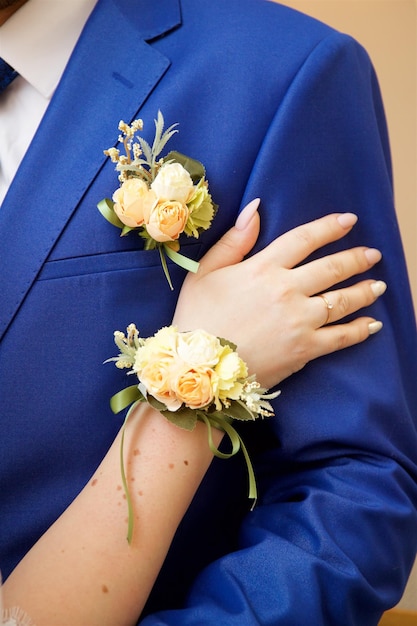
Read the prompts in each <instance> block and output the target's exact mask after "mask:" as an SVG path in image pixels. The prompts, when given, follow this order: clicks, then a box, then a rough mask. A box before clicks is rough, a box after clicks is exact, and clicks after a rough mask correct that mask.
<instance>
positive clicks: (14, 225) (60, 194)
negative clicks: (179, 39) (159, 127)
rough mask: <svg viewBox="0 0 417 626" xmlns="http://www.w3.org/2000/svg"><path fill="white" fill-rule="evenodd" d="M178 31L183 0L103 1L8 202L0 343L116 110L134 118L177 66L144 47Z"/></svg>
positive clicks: (113, 125) (89, 176)
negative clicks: (150, 94)
mask: <svg viewBox="0 0 417 626" xmlns="http://www.w3.org/2000/svg"><path fill="white" fill-rule="evenodd" d="M180 23H181V18H180V7H179V0H158V1H155V2H153V3H151V4H150V3H149V2H148V0H99V1H98V3H97V5H96V7H95V9H94V11H93V13H92V15H91V16H90V19H89V20H88V22H87V24H86V26H85V28H84V30H83V33H82V35H81V37H80V40H79V42H78V44H77V46H76V48H75V50H74V52H73V54H72V56H71V59H70V61H69V64H68V66H67V68H66V70H65V72H64V75H63V77H62V79H61V82H60V84H59V86H58V88H57V91H56V93H55V95H54V97H53V99H52V101H51V104H50V105H49V107H48V110H47V112H46V114H45V116H44V118H43V120H42V122H41V124H40V126H39V129H38V131H37V133H36V135H35V137H34V139H33V141H32V143H31V145H30V147H29V150H28V151H27V153H26V155H25V158H24V159H23V162H22V164H21V166H20V167H19V170H18V172H17V174H16V176H15V178H14V180H13V182H12V185H11V186H10V189H9V192H8V194H7V195H6V197H5V199H4V201H3V204H2V208H1V211H0V241H2V244H1V247H2V272H1V273H0V293H1V298H0V338H1V336H2V335H3V333H4V332H5V331H6V329H7V327H8V325H9V324H10V322H11V321H12V319H13V317H14V315H15V314H16V312H17V311H18V309H19V307H20V305H21V304H22V301H23V300H24V298H25V296H26V294H27V293H28V291H29V289H30V287H31V285H32V283H33V281H34V280H35V279H36V276H37V275H38V273H39V271H40V269H41V267H42V264H43V263H44V261H45V260H46V258H47V257H48V255H49V253H50V251H51V249H52V247H53V246H54V244H55V242H56V241H57V239H58V237H59V236H60V234H61V232H62V230H63V229H64V227H65V225H66V223H67V222H68V220H69V219H70V217H71V215H72V213H73V212H74V211H75V209H76V208H77V205H78V204H79V202H80V200H81V199H82V197H83V196H84V194H85V192H86V190H87V189H88V187H89V186H90V184H91V183H92V181H93V180H94V178H95V177H96V176H97V174H98V172H99V171H100V169H101V168H102V166H103V164H104V162H105V157H104V155H103V154H102V153H101V151H100V150H97V146H110V145H112V144H113V143H114V139H115V130H116V129H117V126H118V123H119V119H118V112H119V111H120V110H123V111H124V115H125V119H126V120H128V119H129V117H130V119H134V118H135V117H137V115H138V111H139V109H140V107H141V105H142V104H143V102H144V101H145V100H146V98H147V97H148V95H149V93H150V92H151V91H152V90H153V89H154V87H155V85H156V84H157V83H158V82H159V80H160V79H161V77H162V76H163V75H164V73H165V72H166V71H167V69H168V67H169V65H170V61H169V59H167V58H166V57H165V56H163V55H161V54H160V53H159V52H158V51H156V50H155V49H153V48H152V47H151V46H150V45H149V44H148V43H146V41H148V42H149V41H151V40H152V39H155V38H156V37H159V36H161V35H162V34H164V33H166V32H168V31H170V30H172V29H173V28H175V27H177V26H178V25H180ZM126 42H127V44H126ZM86 67H87V68H88V70H87V71H86Z"/></svg>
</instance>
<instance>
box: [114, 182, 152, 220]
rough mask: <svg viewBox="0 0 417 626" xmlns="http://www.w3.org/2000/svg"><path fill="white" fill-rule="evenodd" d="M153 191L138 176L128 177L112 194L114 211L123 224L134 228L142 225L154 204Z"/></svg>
mask: <svg viewBox="0 0 417 626" xmlns="http://www.w3.org/2000/svg"><path fill="white" fill-rule="evenodd" d="M156 201H157V198H156V195H155V192H154V191H152V190H151V189H149V188H148V186H147V184H146V183H145V181H143V180H141V179H140V178H129V179H128V180H125V181H124V183H123V184H122V185H121V186H120V187H119V189H117V190H116V191H115V192H114V194H113V202H114V207H113V208H114V211H115V213H116V215H117V217H118V218H119V219H120V221H121V222H123V224H126V226H130V227H131V228H136V227H138V226H142V224H143V222H144V219H145V215H149V213H150V212H151V210H152V207H153V206H154V205H155V204H156Z"/></svg>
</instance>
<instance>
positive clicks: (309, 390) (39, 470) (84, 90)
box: [0, 0, 417, 626]
mask: <svg viewBox="0 0 417 626" xmlns="http://www.w3.org/2000/svg"><path fill="white" fill-rule="evenodd" d="M158 109H161V110H162V112H163V114H164V116H165V119H166V122H167V123H169V124H171V123H174V122H179V123H180V133H179V134H178V135H176V137H175V139H174V140H172V141H171V147H173V148H175V149H177V150H179V151H181V152H184V153H186V154H189V155H190V156H193V157H195V158H198V159H200V160H201V161H202V162H204V164H205V165H206V168H207V173H208V178H209V180H210V183H211V190H212V192H213V195H214V198H215V200H216V201H217V202H218V204H219V205H220V209H219V212H218V215H217V217H216V219H215V223H214V226H213V227H212V229H211V230H210V231H209V232H207V233H205V234H204V236H203V237H201V239H200V240H198V241H195V240H186V241H184V242H183V246H182V250H183V252H184V253H185V254H187V255H189V256H193V257H194V258H198V257H200V256H201V255H202V254H203V253H204V252H205V251H206V250H207V249H208V248H209V247H210V245H211V244H212V243H213V242H214V241H216V240H217V238H218V237H219V236H220V235H221V234H222V233H224V232H225V230H226V229H228V228H229V227H230V226H231V225H232V224H233V223H234V220H235V218H236V215H237V213H238V211H239V209H240V207H241V206H243V205H244V204H245V203H246V202H247V201H249V200H250V199H252V198H254V197H257V196H260V197H261V198H262V207H261V224H262V232H261V236H260V239H259V242H258V244H257V248H258V249H259V248H261V247H263V246H264V245H265V244H267V243H268V242H269V241H271V240H272V239H273V238H275V237H276V236H277V235H278V234H279V233H282V232H284V231H286V230H288V229H289V228H291V227H293V226H295V225H297V224H300V223H302V222H304V221H308V220H311V219H313V218H315V217H318V216H320V215H323V214H325V213H328V212H332V211H354V212H356V213H357V214H358V215H359V224H358V225H357V226H356V227H355V229H354V230H353V232H352V234H351V235H349V237H348V239H347V240H345V241H344V242H343V243H342V244H336V245H334V246H331V247H329V250H330V249H337V248H338V247H339V246H340V245H347V244H349V245H357V244H361V245H362V244H365V245H369V246H375V247H379V248H380V249H381V250H382V251H383V253H384V260H383V261H382V262H381V264H380V265H379V266H378V267H377V268H376V269H375V270H374V271H373V272H372V276H374V277H378V278H381V279H384V280H386V281H387V282H388V285H389V290H388V292H387V295H385V296H384V297H383V298H382V299H381V300H380V301H379V302H378V303H377V304H375V305H374V306H373V307H372V315H374V316H375V317H376V318H377V319H381V320H382V321H383V322H384V329H383V331H382V332H381V333H379V334H378V335H377V336H375V337H373V338H371V339H370V340H368V341H367V342H365V343H364V344H362V345H360V346H357V347H355V348H351V349H349V350H346V351H343V352H340V353H337V354H334V355H331V356H328V357H326V358H323V359H320V360H319V361H317V362H314V363H312V364H310V365H309V366H307V367H306V368H305V369H304V370H303V371H302V372H300V373H299V374H297V375H295V376H293V377H292V378H291V379H289V380H288V381H286V382H284V383H283V384H282V385H281V389H282V395H281V396H280V398H279V399H278V400H277V403H276V417H275V418H274V419H271V420H266V421H264V422H263V423H262V424H257V425H256V426H254V425H250V426H248V428H246V429H242V434H243V436H244V437H245V439H246V441H247V443H248V446H249V448H250V453H251V455H252V458H253V460H254V463H255V470H256V473H257V478H258V485H259V489H260V499H259V503H258V506H257V507H256V508H255V510H254V511H253V512H249V511H248V502H247V498H246V476H245V467H244V465H243V463H242V460H241V459H238V458H235V459H233V460H230V461H217V460H215V461H214V462H213V464H212V466H211V467H210V470H209V471H208V473H207V476H206V478H205V479H204V482H203V484H202V486H201V488H200V490H199V491H198V493H197V495H196V497H195V499H194V501H193V503H192V505H191V507H190V509H189V511H188V513H187V515H186V517H185V519H184V520H183V523H182V524H181V526H180V528H179V529H178V533H177V535H176V537H175V540H174V543H173V546H172V549H171V551H170V553H169V555H168V557H167V561H166V564H165V566H164V568H163V570H162V572H161V575H160V578H159V580H158V582H157V584H156V586H155V590H154V593H153V594H152V596H151V598H150V601H149V604H148V607H147V610H146V613H148V614H149V615H148V617H145V618H143V624H146V626H151V625H153V624H170V625H177V624H178V625H180V624H181V625H185V624H194V625H197V624H198V625H199V626H201V625H203V624H210V625H212V624H215V623H217V624H225V625H226V624H227V625H228V626H233V625H236V626H237V625H238V626H242V624H244V625H252V624H253V625H255V624H265V625H271V626H272V625H278V624H285V626H289V625H296V626H300V625H301V624H307V623H309V624H314V625H315V626H319V625H321V624H326V625H329V624H337V625H341V624H351V625H355V626H358V625H359V624H360V625H362V624H366V625H367V626H369V625H372V624H376V623H377V621H378V617H379V615H380V614H381V612H382V611H383V610H384V609H385V608H386V607H388V606H390V605H392V604H394V603H395V602H396V601H397V600H398V599H399V597H400V594H401V591H402V589H403V586H404V584H405V581H406V577H407V574H408V572H409V570H410V567H411V565H412V561H413V557H414V553H415V549H416V543H417V514H416V506H417V485H416V463H417V434H416V431H417V426H416V406H417V397H416V380H417V372H416V364H417V359H416V356H417V350H416V336H415V322H414V318H413V313H412V305H411V300H410V296H409V290H408V284H407V277H406V270H405V265H404V260H403V254H402V250H401V244H400V239H399V234H398V227H397V222H396V218H395V214H394V209H393V199H392V185H391V165H390V157H389V149H388V141H387V131H386V127H385V122H384V115H383V108H382V104H381V100H380V95H379V91H378V86H377V81H376V78H375V75H374V73H373V70H372V67H371V65H370V62H369V60H368V58H367V56H366V53H365V52H364V51H363V49H362V48H361V47H360V46H359V45H357V44H356V43H355V42H354V41H353V40H352V39H350V38H349V37H347V36H344V35H341V34H339V33H336V32H335V31H333V30H332V29H330V28H329V27H327V26H325V25H323V24H321V23H319V22H316V21H314V20H312V19H310V18H307V17H305V16H302V15H301V14H298V13H296V12H294V11H291V10H289V9H287V8H284V7H280V6H278V5H276V4H273V3H270V2H264V1H263V0H210V1H209V2H207V1H206V0H155V1H154V2H152V3H149V2H146V0H99V1H98V4H97V7H96V9H95V10H94V12H93V14H92V16H91V18H90V20H89V22H88V24H87V26H86V28H85V30H84V32H83V34H82V36H81V38H80V40H79V42H78V45H77V47H76V49H75V51H74V53H73V55H72V58H71V60H70V62H69V65H68V67H67V69H66V71H65V74H64V76H63V78H62V81H61V83H60V85H59V87H58V89H57V91H56V94H55V95H54V98H53V101H52V103H51V105H50V107H49V109H48V111H47V113H46V115H45V117H44V119H43V121H42V123H41V126H40V128H39V130H38V132H37V134H36V136H35V138H34V140H33V142H32V144H31V146H30V148H29V150H28V152H27V154H26V156H25V159H24V161H23V163H22V165H21V167H20V169H19V171H18V173H17V175H16V177H15V180H14V182H13V183H12V186H11V188H10V190H9V193H8V195H7V197H6V199H5V200H4V203H3V206H2V208H1V211H0V241H1V250H2V252H1V257H2V271H1V274H0V294H1V295H0V333H1V344H0V397H1V439H0V481H1V482H0V494H1V496H0V497H1V501H0V535H1V536H0V566H1V567H2V569H3V573H4V575H7V574H8V573H9V572H10V570H11V569H12V568H13V567H14V566H15V564H16V563H17V562H18V561H19V559H20V558H21V557H22V556H23V554H24V553H25V552H26V551H27V550H28V549H29V548H30V546H31V545H32V544H33V542H34V541H35V540H36V539H37V538H38V537H39V536H40V535H41V533H43V532H44V531H45V529H46V528H48V526H49V525H50V524H51V523H52V522H53V520H54V519H55V518H56V517H57V516H58V515H59V514H60V513H61V511H62V510H63V509H65V508H66V506H67V505H68V503H69V502H70V501H71V500H72V499H73V498H74V496H75V495H76V494H77V493H78V492H79V490H80V489H81V488H82V487H83V485H84V484H85V482H86V481H87V480H88V478H89V476H90V475H91V473H92V472H93V470H94V469H95V467H96V466H97V464H98V462H99V461H100V460H101V458H102V456H103V455H104V453H105V451H106V450H107V448H108V446H109V443H110V442H111V440H112V438H113V437H114V435H115V433H116V431H117V430H118V428H119V426H120V419H121V418H119V417H114V416H113V415H112V413H111V411H110V409H109V404H108V400H109V397H110V396H111V395H112V394H113V393H114V392H116V391H117V390H119V389H120V388H121V387H122V386H123V385H124V384H125V379H124V376H123V374H122V373H120V372H118V371H116V370H115V368H113V367H111V366H104V365H102V363H103V361H104V360H105V359H106V358H108V357H109V356H112V355H113V353H114V345H113V339H112V333H113V330H114V329H116V328H119V329H123V328H125V327H126V325H127V324H128V323H129V322H131V321H135V322H136V323H137V325H138V326H139V327H140V329H141V332H142V334H144V335H147V334H151V333H152V332H154V331H155V330H156V329H157V328H159V327H160V326H162V325H164V324H167V323H169V322H170V320H171V316H172V312H173V310H174V307H175V301H176V297H177V294H178V291H179V288H180V286H181V281H182V280H183V277H184V272H183V270H181V269H179V268H177V267H173V268H172V270H171V275H172V278H173V281H174V285H175V291H174V292H173V293H171V292H170V291H169V289H168V288H167V284H166V281H165V277H164V275H163V272H162V270H161V267H160V264H159V257H158V253H156V252H148V251H147V252H145V251H143V250H142V249H141V240H140V238H138V237H136V236H133V235H131V236H128V237H125V238H123V239H120V237H119V236H118V231H117V230H116V229H114V228H113V227H111V226H110V225H109V224H108V223H107V222H106V221H105V220H104V219H103V218H102V217H101V216H100V214H99V212H98V211H97V209H96V208H95V207H96V203H97V202H98V201H99V200H100V199H101V198H103V197H105V196H109V195H110V194H111V193H112V191H113V190H114V188H115V185H116V175H115V172H114V169H113V165H112V164H111V163H110V162H109V161H108V160H106V159H105V157H104V156H103V153H102V150H103V149H104V148H107V147H109V146H111V145H113V144H114V143H115V142H116V140H117V125H118V122H119V120H120V119H124V120H125V121H130V120H132V119H134V118H135V117H138V116H140V117H142V118H143V119H144V120H145V124H146V126H145V132H146V133H147V134H148V137H149V138H152V135H153V118H154V117H155V116H156V113H157V110H158ZM174 144H175V145H174ZM258 323H262V303H261V302H260V303H259V320H258ZM413 412H414V415H413ZM111 497H112V495H111V494H109V498H111ZM39 567H41V564H39ZM174 608H179V609H181V610H179V611H172V610H169V609H174ZM156 611H159V613H158V615H157V616H155V612H156Z"/></svg>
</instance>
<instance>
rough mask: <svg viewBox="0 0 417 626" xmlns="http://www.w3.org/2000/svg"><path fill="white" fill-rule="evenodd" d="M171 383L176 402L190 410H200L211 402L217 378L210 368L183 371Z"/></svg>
mask: <svg viewBox="0 0 417 626" xmlns="http://www.w3.org/2000/svg"><path fill="white" fill-rule="evenodd" d="M173 382H174V389H175V395H176V396H177V398H178V400H180V401H181V402H182V403H184V404H185V406H187V407H189V408H190V409H202V408H203V407H206V406H208V405H209V404H211V403H212V402H213V399H214V394H215V390H216V386H217V376H216V374H215V372H214V371H213V370H212V369H211V368H210V367H194V368H192V369H186V370H183V371H182V372H181V373H180V374H179V375H178V377H177V379H176V380H175V381H173Z"/></svg>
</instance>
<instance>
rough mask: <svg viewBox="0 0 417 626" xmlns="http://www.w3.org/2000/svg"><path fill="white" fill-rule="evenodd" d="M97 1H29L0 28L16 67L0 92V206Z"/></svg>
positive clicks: (1, 42)
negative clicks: (5, 86)
mask: <svg viewBox="0 0 417 626" xmlns="http://www.w3.org/2000/svg"><path fill="white" fill-rule="evenodd" d="M96 1H97V0H28V2H27V3H26V4H24V5H23V6H22V7H21V8H20V9H19V10H18V11H16V13H14V14H13V15H12V16H11V17H10V18H9V19H8V20H7V21H6V22H5V24H3V26H1V27H0V57H2V58H3V59H4V60H5V61H7V62H8V63H9V64H10V65H11V66H12V67H14V68H15V70H16V71H17V72H19V76H18V77H17V78H16V79H15V80H14V81H13V83H12V84H11V85H10V86H9V87H8V88H7V89H6V90H5V91H4V92H3V93H2V94H0V205H1V203H2V201H3V199H4V196H5V195H6V193H7V190H8V188H9V186H10V183H11V182H12V180H13V177H14V175H15V173H16V171H17V169H18V167H19V164H20V162H21V160H22V159H23V157H24V155H25V152H26V150H27V148H28V146H29V144H30V142H31V140H32V138H33V136H34V134H35V132H36V129H37V128H38V126H39V123H40V121H41V119H42V117H43V115H44V113H45V111H46V108H47V106H48V104H49V102H50V99H51V97H52V95H53V93H54V91H55V88H56V86H57V85H58V83H59V80H60V78H61V76H62V74H63V72H64V69H65V66H66V64H67V62H68V59H69V57H70V56H71V52H72V50H73V49H74V47H75V44H76V43H77V40H78V37H79V35H80V33H81V31H82V29H83V27H84V25H85V23H86V21H87V19H88V16H89V15H90V13H91V11H92V10H93V7H94V5H95V4H96Z"/></svg>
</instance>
